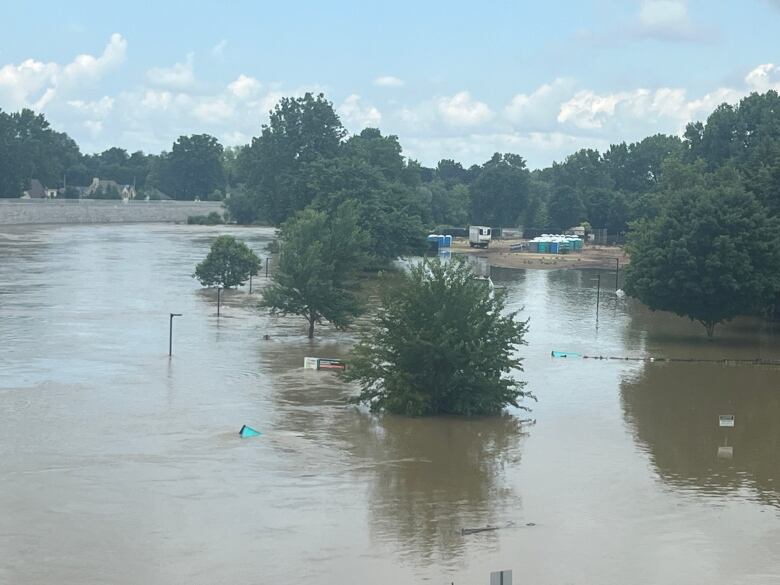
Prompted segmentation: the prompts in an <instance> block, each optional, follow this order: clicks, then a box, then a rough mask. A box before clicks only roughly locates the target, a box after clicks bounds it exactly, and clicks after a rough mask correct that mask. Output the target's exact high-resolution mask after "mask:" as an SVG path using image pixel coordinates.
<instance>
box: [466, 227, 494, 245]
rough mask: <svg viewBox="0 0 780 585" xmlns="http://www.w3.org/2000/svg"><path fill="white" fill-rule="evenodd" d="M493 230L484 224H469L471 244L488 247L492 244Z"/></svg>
mask: <svg viewBox="0 0 780 585" xmlns="http://www.w3.org/2000/svg"><path fill="white" fill-rule="evenodd" d="M490 237H491V230H490V228H489V227H485V226H484V225H472V226H469V246H470V247H472V248H487V247H488V246H489V245H490Z"/></svg>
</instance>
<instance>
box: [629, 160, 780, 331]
mask: <svg viewBox="0 0 780 585" xmlns="http://www.w3.org/2000/svg"><path fill="white" fill-rule="evenodd" d="M779 234H780V224H778V222H777V220H775V219H773V218H769V217H768V216H767V212H766V208H765V207H764V206H762V205H761V204H760V203H759V202H758V201H757V200H756V198H755V197H754V196H753V195H751V194H749V193H747V192H745V191H744V189H743V188H742V187H741V185H740V183H739V179H738V177H737V176H736V173H734V172H731V173H723V174H722V175H720V176H717V177H712V178H710V179H709V180H708V181H707V184H706V185H693V186H691V187H687V188H682V189H679V190H675V191H672V192H669V193H666V194H665V203H664V206H663V207H662V209H661V212H660V215H658V217H656V218H655V219H652V220H645V221H643V222H641V223H639V224H638V225H637V226H636V228H635V230H634V231H633V233H632V235H631V240H630V246H629V251H630V254H631V263H630V265H629V266H628V269H627V271H626V282H625V290H626V292H627V293H628V294H629V295H631V296H634V297H637V298H638V299H639V300H641V301H642V302H643V303H645V304H646V305H647V306H648V307H650V308H651V309H653V310H665V311H672V312H674V313H676V314H677V315H681V316H685V317H689V318H690V319H692V320H695V321H698V322H700V323H701V324H702V325H704V327H705V329H706V331H707V336H708V337H710V338H712V336H713V334H714V331H715V326H716V325H717V324H718V323H722V322H724V321H728V320H730V319H733V318H734V317H736V316H738V315H745V314H751V313H754V312H757V311H759V310H761V309H763V308H764V307H765V306H766V305H767V303H768V302H769V301H770V300H771V299H772V297H773V295H774V294H775V293H776V292H777V291H778V290H780V237H779Z"/></svg>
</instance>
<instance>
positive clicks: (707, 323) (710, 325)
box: [703, 321, 717, 341]
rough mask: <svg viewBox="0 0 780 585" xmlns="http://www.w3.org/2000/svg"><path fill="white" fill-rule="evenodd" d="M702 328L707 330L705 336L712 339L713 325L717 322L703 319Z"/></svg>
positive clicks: (713, 334)
mask: <svg viewBox="0 0 780 585" xmlns="http://www.w3.org/2000/svg"><path fill="white" fill-rule="evenodd" d="M703 324H704V328H705V329H706V330H707V338H708V339H709V340H710V341H712V339H713V337H714V336H715V325H717V323H714V322H712V321H703Z"/></svg>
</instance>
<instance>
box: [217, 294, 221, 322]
mask: <svg viewBox="0 0 780 585" xmlns="http://www.w3.org/2000/svg"><path fill="white" fill-rule="evenodd" d="M221 292H222V287H221V286H218V287H217V317H219V303H220V300H221V299H220V293H221Z"/></svg>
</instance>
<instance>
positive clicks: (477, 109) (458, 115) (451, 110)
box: [438, 91, 493, 126]
mask: <svg viewBox="0 0 780 585" xmlns="http://www.w3.org/2000/svg"><path fill="white" fill-rule="evenodd" d="M438 109H439V115H440V116H441V117H442V119H443V120H444V121H445V122H446V123H448V124H452V125H453V126H476V125H478V124H482V123H484V122H487V121H488V120H490V119H491V118H492V117H493V112H492V111H491V110H490V108H489V107H488V105H487V104H486V103H483V102H480V101H477V100H474V99H472V97H471V94H469V92H467V91H461V92H459V93H456V94H455V95H454V96H451V97H444V98H441V99H439V101H438Z"/></svg>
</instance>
